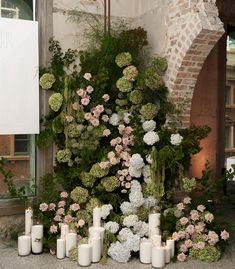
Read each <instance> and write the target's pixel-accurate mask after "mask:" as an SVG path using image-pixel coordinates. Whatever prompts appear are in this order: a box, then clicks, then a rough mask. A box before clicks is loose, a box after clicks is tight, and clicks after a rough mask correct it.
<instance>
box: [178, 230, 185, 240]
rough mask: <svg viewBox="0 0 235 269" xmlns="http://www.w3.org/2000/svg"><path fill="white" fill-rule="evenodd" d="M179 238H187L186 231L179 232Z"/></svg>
mask: <svg viewBox="0 0 235 269" xmlns="http://www.w3.org/2000/svg"><path fill="white" fill-rule="evenodd" d="M178 236H179V238H180V239H184V238H185V237H186V232H185V231H179V232H178Z"/></svg>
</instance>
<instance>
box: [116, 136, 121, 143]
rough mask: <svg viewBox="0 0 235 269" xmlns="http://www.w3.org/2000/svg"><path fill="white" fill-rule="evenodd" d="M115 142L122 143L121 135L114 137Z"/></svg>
mask: <svg viewBox="0 0 235 269" xmlns="http://www.w3.org/2000/svg"><path fill="white" fill-rule="evenodd" d="M116 142H117V144H121V143H122V139H121V137H119V136H118V137H117V138H116Z"/></svg>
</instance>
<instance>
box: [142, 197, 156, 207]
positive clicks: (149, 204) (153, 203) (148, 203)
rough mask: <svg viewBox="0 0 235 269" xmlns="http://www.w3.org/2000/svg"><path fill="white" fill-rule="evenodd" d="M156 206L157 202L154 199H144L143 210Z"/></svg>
mask: <svg viewBox="0 0 235 269" xmlns="http://www.w3.org/2000/svg"><path fill="white" fill-rule="evenodd" d="M156 205H157V200H156V198H155V197H153V196H149V197H147V198H145V199H144V207H145V208H151V207H155V206H156Z"/></svg>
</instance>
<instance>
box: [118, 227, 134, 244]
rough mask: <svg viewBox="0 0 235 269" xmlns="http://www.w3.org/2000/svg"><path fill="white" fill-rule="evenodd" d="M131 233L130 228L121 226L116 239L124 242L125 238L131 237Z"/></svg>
mask: <svg viewBox="0 0 235 269" xmlns="http://www.w3.org/2000/svg"><path fill="white" fill-rule="evenodd" d="M132 235H133V233H132V231H131V229H129V228H122V229H121V231H120V232H119V233H118V236H117V238H118V240H120V241H121V242H124V241H126V240H127V238H129V237H131V236H132Z"/></svg>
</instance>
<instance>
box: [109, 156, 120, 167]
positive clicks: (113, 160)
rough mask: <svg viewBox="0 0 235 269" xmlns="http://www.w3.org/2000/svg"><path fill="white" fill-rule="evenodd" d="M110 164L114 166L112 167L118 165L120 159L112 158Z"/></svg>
mask: <svg viewBox="0 0 235 269" xmlns="http://www.w3.org/2000/svg"><path fill="white" fill-rule="evenodd" d="M109 161H110V163H111V164H112V165H116V164H118V159H117V158H116V157H112V158H110V160H109Z"/></svg>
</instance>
